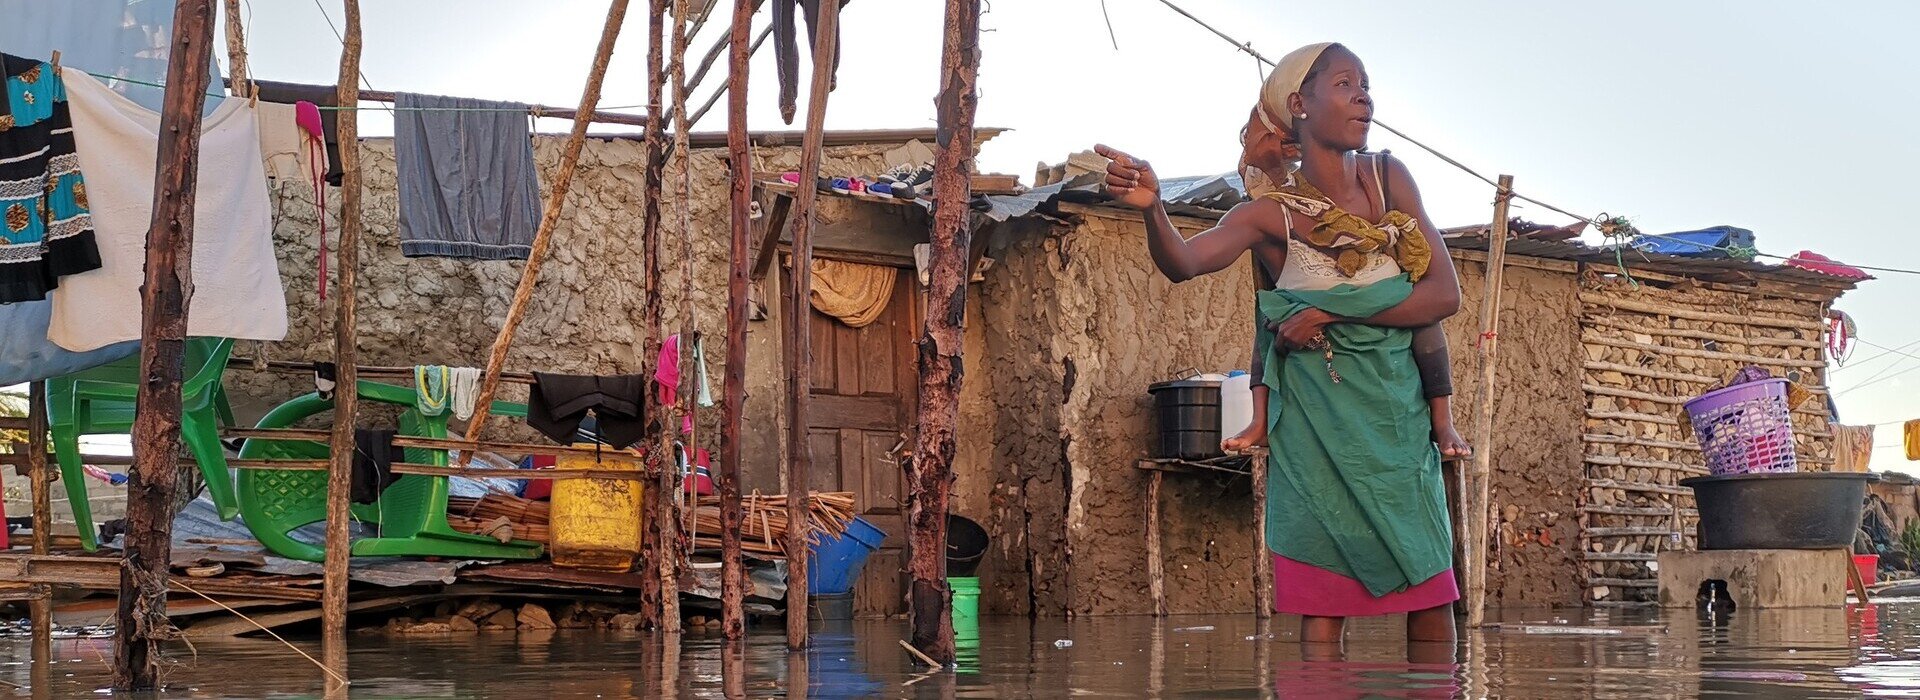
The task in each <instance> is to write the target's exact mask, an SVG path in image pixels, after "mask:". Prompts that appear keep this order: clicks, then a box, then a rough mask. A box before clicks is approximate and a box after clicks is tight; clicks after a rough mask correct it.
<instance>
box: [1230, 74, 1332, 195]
mask: <svg viewBox="0 0 1920 700" xmlns="http://www.w3.org/2000/svg"><path fill="white" fill-rule="evenodd" d="M1333 45H1334V44H1333V42H1321V43H1318V44H1308V45H1306V46H1302V47H1300V48H1297V49H1294V50H1293V51H1292V52H1291V53H1288V54H1287V55H1286V56H1283V57H1281V58H1280V62H1279V63H1277V64H1274V66H1273V72H1271V73H1268V74H1267V80H1266V82H1264V83H1261V85H1260V102H1259V103H1258V104H1257V105H1255V106H1254V110H1253V111H1254V114H1255V115H1257V116H1259V117H1260V123H1261V124H1264V125H1266V127H1267V130H1268V131H1271V132H1273V133H1275V134H1291V133H1293V110H1291V109H1288V108H1287V99H1288V98H1290V97H1292V96H1293V94H1294V93H1296V92H1299V91H1300V88H1301V87H1302V85H1303V84H1304V83H1305V82H1306V80H1307V71H1310V70H1313V63H1314V62H1315V61H1318V60H1320V54H1323V53H1326V51H1327V49H1328V48H1329V47H1332V46H1333ZM1240 180H1241V182H1242V183H1243V184H1244V185H1245V186H1246V188H1247V196H1249V197H1251V198H1254V199H1258V198H1260V197H1261V196H1262V195H1264V194H1266V193H1268V192H1272V191H1273V189H1274V185H1273V181H1272V180H1270V179H1269V178H1268V177H1267V174H1266V173H1265V172H1262V171H1261V170H1260V169H1259V168H1256V167H1253V166H1251V165H1249V164H1247V157H1246V154H1245V153H1244V152H1242V153H1241V155H1240Z"/></svg>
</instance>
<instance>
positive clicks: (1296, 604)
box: [1273, 554, 1460, 617]
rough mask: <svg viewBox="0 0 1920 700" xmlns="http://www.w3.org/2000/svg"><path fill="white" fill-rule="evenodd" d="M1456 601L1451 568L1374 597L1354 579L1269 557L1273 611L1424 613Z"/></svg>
mask: <svg viewBox="0 0 1920 700" xmlns="http://www.w3.org/2000/svg"><path fill="white" fill-rule="evenodd" d="M1459 599H1460V587H1459V585H1457V584H1456V583H1454V580H1453V569H1447V570H1446V571H1442V572H1440V573H1439V574H1437V575H1435V576H1434V577H1433V578H1430V579H1427V580H1425V581H1422V582H1420V583H1419V584H1418V585H1415V586H1411V587H1408V588H1407V589H1406V590H1403V591H1399V592H1397V593H1388V594H1386V595H1383V596H1380V597H1378V598H1376V597H1374V596H1373V594H1372V593H1371V592H1369V591H1367V587H1366V586H1364V585H1361V583H1360V582H1359V581H1358V580H1355V579H1351V578H1347V577H1345V576H1341V575H1340V574H1336V573H1333V572H1331V571H1328V570H1326V569H1322V568H1320V567H1317V566H1313V565H1311V564H1303V563H1301V562H1297V561H1294V560H1292V559H1288V558H1286V557H1283V556H1280V555H1278V554H1276V555H1274V556H1273V611H1274V612H1278V613H1284V614H1288V615H1305V616H1308V617H1366V616H1369V615H1390V614H1393V613H1404V612H1413V611H1415V610H1426V609H1428V608H1437V607H1440V606H1442V605H1447V604H1450V603H1452V602H1454V601H1456V600H1459Z"/></svg>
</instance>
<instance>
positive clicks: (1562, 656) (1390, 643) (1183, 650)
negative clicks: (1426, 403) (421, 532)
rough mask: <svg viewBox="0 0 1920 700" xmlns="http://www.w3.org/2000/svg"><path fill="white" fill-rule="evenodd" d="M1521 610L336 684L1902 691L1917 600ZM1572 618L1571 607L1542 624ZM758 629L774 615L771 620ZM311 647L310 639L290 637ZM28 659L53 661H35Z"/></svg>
mask: <svg viewBox="0 0 1920 700" xmlns="http://www.w3.org/2000/svg"><path fill="white" fill-rule="evenodd" d="M1579 615H1581V616H1576V615H1570V614H1569V613H1568V612H1560V613H1550V612H1539V613H1521V612H1513V611H1508V612H1506V613H1504V614H1503V615H1502V616H1501V619H1502V620H1504V621H1505V622H1508V623H1514V622H1532V623H1546V624H1550V625H1557V626H1562V627H1564V626H1575V625H1577V626H1584V627H1586V628H1587V629H1588V631H1595V630H1599V631H1604V632H1608V634H1602V635H1595V634H1569V633H1566V630H1558V631H1557V632H1558V633H1546V634H1535V633H1528V632H1529V630H1531V631H1534V632H1540V631H1545V632H1556V630H1554V629H1552V628H1539V627H1536V628H1526V627H1518V626H1511V625H1510V626H1507V627H1503V628H1500V629H1496V630H1486V631H1480V632H1474V633H1470V634H1467V635H1465V636H1464V638H1463V639H1462V641H1461V643H1460V645H1458V646H1457V647H1455V646H1446V645H1442V646H1438V647H1434V646H1422V645H1413V646H1409V645H1407V644H1406V643H1405V642H1404V641H1401V640H1399V639H1398V635H1399V631H1400V630H1401V629H1402V627H1401V623H1400V621H1398V620H1392V619H1383V620H1373V621H1366V622H1361V623H1358V624H1355V625H1354V629H1353V632H1352V636H1351V639H1350V641H1349V642H1348V644H1347V645H1346V646H1345V647H1344V648H1333V649H1308V648H1303V647H1302V646H1301V645H1300V644H1298V643H1297V642H1296V641H1294V638H1295V637H1296V634H1295V627H1296V626H1297V624H1296V622H1295V621H1293V620H1291V619H1287V618H1277V619H1275V620H1272V621H1270V622H1269V621H1261V620H1255V619H1253V618H1251V617H1250V616H1218V617H1181V618H1170V619H1167V620H1155V619H1153V618H1145V617H1128V618H1099V619H1082V620H1074V621H1060V620H1042V621H1029V620H1025V619H1019V618H987V619H985V620H982V621H980V622H979V623H978V624H977V625H963V626H961V627H959V628H957V629H956V642H957V644H956V649H957V651H958V652H959V659H960V663H959V664H958V668H957V669H956V671H954V672H945V671H942V672H935V673H928V672H926V670H925V669H922V668H919V667H917V666H916V665H915V664H914V663H913V660H912V659H911V658H909V657H908V654H907V652H906V651H905V650H903V649H902V648H901V647H900V645H899V640H901V639H904V638H905V637H906V636H907V630H906V629H905V625H904V624H903V623H900V622H892V621H855V622H836V623H822V624H820V625H818V626H816V628H815V631H814V636H813V646H812V647H811V648H809V649H807V650H806V651H804V652H800V653H788V652H787V651H786V649H785V643H784V637H783V635H782V634H781V630H780V629H779V627H778V625H777V624H770V625H768V626H766V627H763V628H756V629H755V630H754V633H753V634H752V635H750V637H749V639H748V640H746V641H745V642H743V643H735V644H728V643H725V642H723V641H722V640H721V639H719V638H718V637H717V636H709V635H704V634H702V633H698V632H695V633H688V634H686V635H650V634H635V633H608V632H584V631H580V632H559V633H519V634H515V633H510V632H508V633H492V634H480V635H467V636H437V637H410V638H401V637H388V636H382V635H378V634H357V635H354V636H353V637H351V638H350V639H351V643H352V645H353V651H352V657H351V660H350V661H351V668H352V671H353V674H354V685H353V688H352V689H351V695H352V696H353V697H406V698H495V697H499V698H523V697H543V698H544V697H553V698H593V697H599V698H629V697H643V698H651V697H690V698H740V697H755V698H758V697H789V698H800V697H811V698H861V697H883V698H893V697H909V698H989V697H1013V698H1018V697H1046V698H1053V697H1068V696H1091V697H1143V696H1144V697H1193V696H1206V697H1276V696H1277V697H1297V696H1303V695H1307V696H1314V697H1386V698H1444V697H1459V696H1467V697H1569V696H1573V697H1595V698H1643V697H1700V696H1730V695H1738V696H1742V697H1779V698H1803V697H1859V696H1861V695H1863V694H1864V695H1870V696H1883V697H1884V696H1905V697H1914V696H1920V605H1916V604H1914V603H1912V602H1905V603H1893V604H1883V605H1880V606H1876V607H1867V608H1857V609H1847V610H1842V609H1831V610H1757V611H1750V610H1740V611H1738V612H1736V613H1735V614H1734V615H1732V616H1731V617H1730V618H1722V619H1708V620H1703V619H1699V618H1696V617H1695V616H1694V615H1693V614H1692V611H1691V610H1682V611H1676V612H1675V613H1674V614H1669V615H1657V614H1653V613H1648V612H1636V613H1622V612H1610V611H1596V612H1593V613H1591V614H1584V613H1581V614H1579ZM1564 617H1574V618H1575V619H1571V620H1567V619H1561V618H1564ZM776 622H777V621H776ZM295 641H296V643H298V644H300V645H302V647H303V648H305V649H307V650H308V652H309V653H317V652H318V648H317V647H318V643H317V641H313V640H299V639H296V640H295ZM109 646H110V645H109V644H107V643H106V642H105V641H104V640H53V641H52V642H51V643H50V645H49V647H48V648H47V649H46V650H45V651H47V652H49V653H48V654H47V655H36V654H34V653H33V652H34V649H33V648H32V647H33V643H32V642H31V641H30V640H28V639H19V640H4V641H0V697H3V696H11V697H34V698H67V697H81V696H88V695H93V694H95V691H96V690H98V689H101V688H104V687H106V686H107V685H108V684H109V683H110V680H111V674H110V672H109V670H108V668H107V661H106V660H107V653H108V650H109ZM36 656H39V657H40V658H43V659H45V658H51V661H50V662H48V663H43V664H37V663H33V662H32V659H33V658H35V657H36ZM174 661H176V662H177V663H176V665H174V666H173V667H172V668H170V669H169V672H168V673H167V674H166V678H167V681H168V683H169V690H168V692H166V693H164V694H163V695H164V696H169V697H172V696H179V697H195V698H260V697H287V698H306V697H323V696H326V695H325V694H324V685H323V683H322V682H321V677H320V673H319V672H318V671H317V670H316V669H314V668H313V667H312V666H311V665H309V664H306V663H305V662H304V661H302V660H299V659H298V657H296V656H293V655H292V653H291V652H290V651H289V650H287V649H286V648H285V647H284V646H281V645H280V644H279V643H278V642H273V641H271V640H266V641H255V640H236V641H197V642H196V643H195V648H194V649H192V650H189V649H187V648H186V647H185V646H181V647H179V648H177V649H175V650H174Z"/></svg>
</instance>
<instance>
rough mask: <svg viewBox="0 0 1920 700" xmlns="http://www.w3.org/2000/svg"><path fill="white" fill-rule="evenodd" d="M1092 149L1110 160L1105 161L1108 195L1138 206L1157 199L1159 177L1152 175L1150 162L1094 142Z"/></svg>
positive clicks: (1147, 206)
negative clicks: (1095, 144)
mask: <svg viewBox="0 0 1920 700" xmlns="http://www.w3.org/2000/svg"><path fill="white" fill-rule="evenodd" d="M1093 152H1095V153H1098V154H1100V155H1102V156H1104V157H1106V158H1108V159H1110V160H1111V161H1112V162H1110V163H1107V183H1106V184H1107V194H1108V195H1111V196H1112V197H1113V198H1114V199H1115V200H1117V201H1119V202H1120V203H1121V204H1125V205H1127V206H1129V207H1133V208H1135V209H1140V210H1146V209H1149V208H1152V207H1153V205H1154V203H1156V202H1159V201H1160V178H1158V177H1156V176H1154V174H1153V166H1151V165H1148V164H1147V162H1146V161H1144V160H1140V159H1138V158H1135V157H1133V156H1130V155H1127V154H1126V153H1123V152H1121V151H1119V150H1117V149H1114V148H1112V147H1109V146H1106V145H1099V146H1094V147H1093Z"/></svg>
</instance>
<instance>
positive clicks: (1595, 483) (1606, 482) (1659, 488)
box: [1587, 479, 1693, 496]
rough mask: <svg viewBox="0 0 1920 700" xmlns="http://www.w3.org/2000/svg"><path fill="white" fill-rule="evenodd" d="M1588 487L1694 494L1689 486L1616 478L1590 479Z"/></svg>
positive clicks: (1683, 494) (1681, 494) (1676, 494)
mask: <svg viewBox="0 0 1920 700" xmlns="http://www.w3.org/2000/svg"><path fill="white" fill-rule="evenodd" d="M1587 488H1594V489H1617V490H1620V491H1638V492H1641V493H1664V494H1669V495H1674V496H1691V495H1693V489H1690V488H1687V487H1685V486H1668V485H1665V484H1646V483H1640V482H1637V481H1617V480H1614V479H1588V480H1587Z"/></svg>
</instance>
